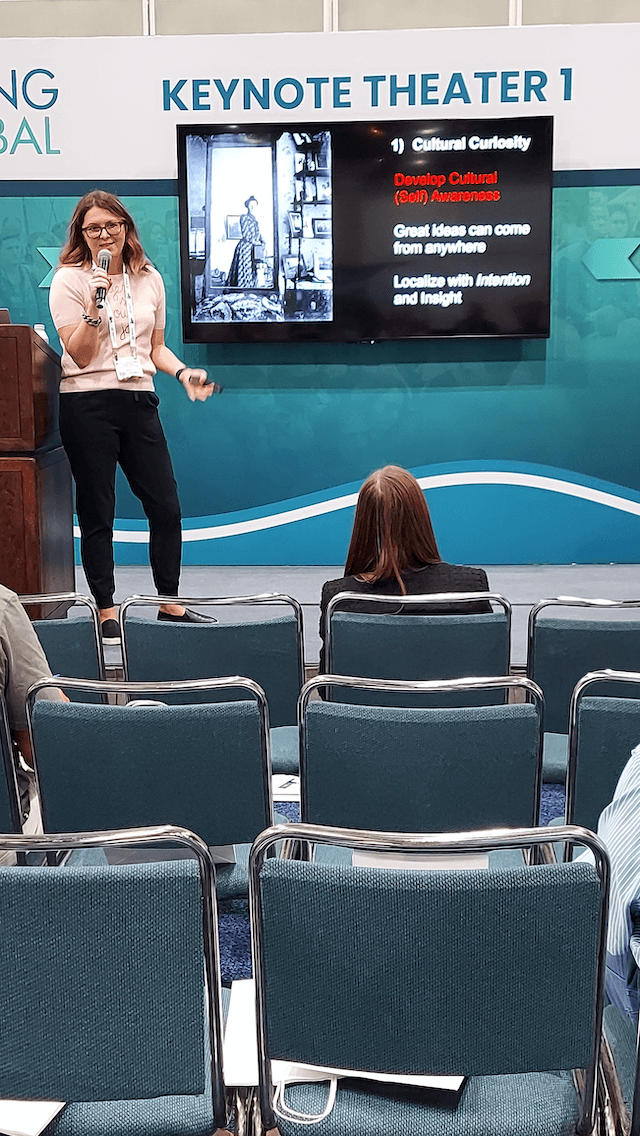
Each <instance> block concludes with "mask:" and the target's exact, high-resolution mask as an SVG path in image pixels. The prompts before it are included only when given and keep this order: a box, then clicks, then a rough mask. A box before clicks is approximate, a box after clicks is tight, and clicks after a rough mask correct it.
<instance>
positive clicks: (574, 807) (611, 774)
mask: <svg viewBox="0 0 640 1136" xmlns="http://www.w3.org/2000/svg"><path fill="white" fill-rule="evenodd" d="M603 682H604V683H605V684H606V689H607V690H611V689H615V688H616V687H618V689H621V688H623V689H624V690H625V691H628V690H634V689H635V694H636V697H635V698H630V697H628V696H626V697H624V698H602V697H593V692H594V691H599V690H601V689H602V684H603ZM639 744H640V673H639V672H631V671H609V670H604V671H593V672H591V673H590V674H586V675H585V676H584V678H582V679H581V680H580V682H579V683H578V684H577V686H576V688H575V690H574V692H573V695H572V698H571V708H570V714H569V762H568V766H567V804H566V811H565V817H566V820H567V823H568V824H574V823H575V824H582V825H584V826H585V828H591V829H593V830H594V831H595V830H596V828H597V826H598V818H599V816H600V813H601V812H602V810H603V809H604V808H605V807H606V806H607V805H608V804H609V803H610V801H611V800H612V798H613V794H614V791H615V788H616V785H617V783H618V779H619V777H620V774H621V773H622V771H623V769H624V767H625V765H626V764H627V761H628V760H629V755H630V753H631V750H632V749H635V747H636V746H637V745H639Z"/></svg>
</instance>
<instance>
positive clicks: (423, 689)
mask: <svg viewBox="0 0 640 1136" xmlns="http://www.w3.org/2000/svg"><path fill="white" fill-rule="evenodd" d="M329 686H340V687H349V688H352V689H357V690H372V691H376V690H379V691H380V692H381V693H385V694H392V693H393V694H455V693H456V692H457V691H460V692H463V691H470V690H496V689H500V688H502V687H504V689H505V691H509V690H522V691H524V692H525V693H526V695H527V700H528V701H530V702H533V703H534V704H535V706H536V710H537V713H538V720H539V723H540V727H539V732H538V752H537V766H536V779H535V784H534V813H533V819H532V822H531V823H532V824H533V825H536V824H537V820H538V814H539V811H540V789H541V786H542V739H543V735H544V696H543V694H542V691H541V689H540V687H539V686H537V685H536V683H535V682H532V680H531V679H529V678H520V677H518V676H515V675H499V676H492V677H489V678H451V679H422V680H418V679H416V680H410V679H381V678H380V679H378V678H358V677H356V676H349V675H334V674H329V675H317V676H316V677H315V678H312V679H310V680H309V682H307V683H305V685H304V686H303V688H302V690H301V691H300V697H299V699H298V734H299V739H300V815H301V816H304V815H305V812H306V804H307V802H306V778H305V776H304V768H305V754H306V741H307V730H306V709H307V706H308V703H309V699H310V698H311V695H312V694H313V692H314V690H318V688H321V687H329ZM505 701H506V699H505Z"/></svg>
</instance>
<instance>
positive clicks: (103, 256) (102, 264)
mask: <svg viewBox="0 0 640 1136" xmlns="http://www.w3.org/2000/svg"><path fill="white" fill-rule="evenodd" d="M110 264H111V253H110V251H109V249H100V252H99V253H98V268H103V269H104V271H105V272H106V271H107V269H108V267H109V265H110Z"/></svg>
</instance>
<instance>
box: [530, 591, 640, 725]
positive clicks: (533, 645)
mask: <svg viewBox="0 0 640 1136" xmlns="http://www.w3.org/2000/svg"><path fill="white" fill-rule="evenodd" d="M549 607H561V608H571V607H574V608H593V609H594V612H598V611H599V612H601V613H602V614H601V616H600V618H593V619H568V618H563V617H559V616H554V615H553V614H552V615H545V617H544V618H540V613H541V612H543V611H545V609H547V608H549ZM634 608H635V609H637V608H640V600H621V601H619V602H618V601H615V600H585V599H581V598H579V597H577V596H558V597H557V599H548V600H541V602H540V603H539V604H536V606H535V607H533V608H532V609H531V612H530V614H529V642H528V649H527V675H528V676H529V678H530V679H533V681H534V682H536V683H537V684H538V686H539V687H541V688H542V691H543V693H544V705H545V730H548V731H549V732H550V733H554V734H566V733H567V731H568V728H569V703H570V700H571V694H572V692H573V688H574V687H575V685H576V683H577V682H578V681H579V679H581V678H582V676H583V675H585V674H587V672H588V671H597V670H602V669H603V668H605V667H606V668H612V669H614V670H619V671H637V670H640V612H638V614H637V616H636V617H635V618H634V617H633V609H634ZM615 609H629V610H630V616H629V619H625V620H624V621H620V620H618V619H616V618H613V619H611V618H610V619H607V616H606V613H607V612H608V611H613V610H615ZM593 693H594V694H596V693H597V694H598V695H600V696H608V697H616V698H633V697H634V691H633V688H632V687H630V688H629V689H628V690H625V688H624V687H623V686H621V685H618V686H617V687H616V688H615V689H614V688H613V687H606V686H601V687H600V688H599V689H598V690H597V691H594V692H593Z"/></svg>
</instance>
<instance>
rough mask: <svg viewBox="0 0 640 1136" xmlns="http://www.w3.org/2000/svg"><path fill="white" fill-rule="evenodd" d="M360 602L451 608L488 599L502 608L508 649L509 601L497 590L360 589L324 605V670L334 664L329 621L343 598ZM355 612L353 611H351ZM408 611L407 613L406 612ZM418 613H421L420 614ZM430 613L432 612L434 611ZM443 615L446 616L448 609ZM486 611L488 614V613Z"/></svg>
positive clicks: (343, 601) (339, 593)
mask: <svg viewBox="0 0 640 1136" xmlns="http://www.w3.org/2000/svg"><path fill="white" fill-rule="evenodd" d="M347 600H348V601H349V602H350V603H351V602H355V603H361V604H369V603H373V604H387V605H388V604H390V603H392V604H400V605H401V606H402V607H408V608H412V607H420V606H421V605H424V604H427V603H428V604H433V605H434V606H437V605H441V606H442V607H450V606H451V604H453V603H456V604H458V603H461V604H472V603H479V602H480V601H482V600H488V601H489V603H496V604H498V605H499V606H500V607H501V608H502V609H503V611H504V613H505V615H506V617H507V644H508V648H509V652H510V650H511V604H510V603H509V600H508V599H506V597H505V596H501V595H499V594H498V593H497V592H434V593H433V594H432V595H431V594H429V593H426V594H425V595H420V596H402V595H399V596H381V595H374V594H371V595H369V593H366V594H365V593H363V592H338V594H337V595H335V596H332V597H331V599H330V600H329V603H328V605H327V619H326V633H325V659H326V666H327V672H328V673H331V668H332V666H333V641H332V629H331V620H332V618H333V614H334V612H335V611H336V609H337V608H338V607H339V606H340V604H341V603H345V601H347ZM351 614H355V613H351ZM407 614H410V612H408V613H407ZM419 614H420V613H419ZM429 614H432V615H435V614H436V612H430V613H429ZM443 614H445V615H449V614H451V613H450V612H444V613H443ZM487 614H489V613H488V612H487Z"/></svg>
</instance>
